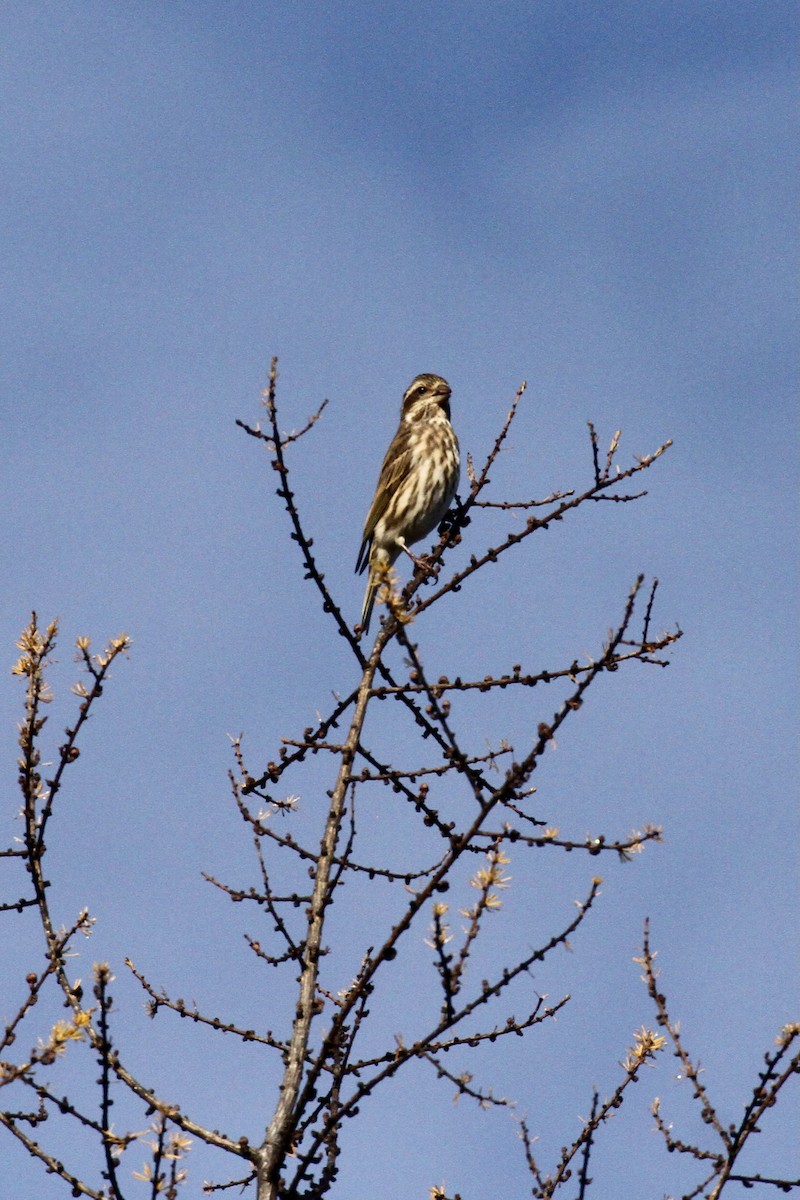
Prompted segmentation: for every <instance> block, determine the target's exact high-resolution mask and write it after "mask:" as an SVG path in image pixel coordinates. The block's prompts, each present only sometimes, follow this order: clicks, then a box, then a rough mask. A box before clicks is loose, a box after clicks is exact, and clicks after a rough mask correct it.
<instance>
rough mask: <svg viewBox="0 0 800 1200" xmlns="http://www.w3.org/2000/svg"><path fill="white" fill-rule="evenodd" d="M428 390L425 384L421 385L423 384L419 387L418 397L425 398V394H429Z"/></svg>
mask: <svg viewBox="0 0 800 1200" xmlns="http://www.w3.org/2000/svg"><path fill="white" fill-rule="evenodd" d="M427 390H428V389H427V388H426V387H425V384H424V383H421V384H420V385H419V387H418V388H417V395H418V396H424V395H425V393H426V392H427Z"/></svg>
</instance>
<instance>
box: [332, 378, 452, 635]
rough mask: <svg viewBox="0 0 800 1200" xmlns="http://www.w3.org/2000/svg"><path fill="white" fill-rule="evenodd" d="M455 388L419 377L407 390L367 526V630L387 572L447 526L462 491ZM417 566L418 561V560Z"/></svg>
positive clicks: (362, 560) (359, 564)
mask: <svg viewBox="0 0 800 1200" xmlns="http://www.w3.org/2000/svg"><path fill="white" fill-rule="evenodd" d="M450 395H451V392H450V385H449V384H448V383H447V382H446V380H444V379H442V377H441V376H440V375H429V374H424V375H417V376H416V378H415V379H413V380H412V381H411V383H410V384H409V385H408V387H407V388H406V391H405V394H404V396H403V403H402V407H401V409H400V424H399V426H398V429H397V433H396V434H395V435H394V437H393V438H392V441H391V443H390V445H389V449H388V450H387V451H386V457H385V458H384V460H383V465H382V467H381V470H380V474H379V476H378V484H377V487H376V488H375V496H374V498H373V501H372V504H371V506H370V510H369V512H368V513H367V519H366V521H365V522H364V535H363V541H362V543H361V550H360V551H359V554H358V559H357V561H356V574H357V575H360V574H361V573H362V571H364V570H365V569H366V567H367V565H369V575H368V578H367V590H366V593H365V595H364V605H363V608H362V610H361V631H362V633H363V634H366V633H368V632H369V623H370V618H371V616H372V608H373V605H374V604H375V596H376V593H377V591H378V587H379V586H380V583H381V581H382V576H383V574H384V573H385V570H386V568H387V567H390V566H391V565H392V563H394V561H395V559H396V558H397V557H398V555H399V554H400V553H401V551H406V553H408V554H409V555H410V557H411V558H412V559H413V558H414V555H413V554H411V551H410V550H409V549H408V547H409V546H410V545H413V544H414V542H418V541H419V540H420V539H421V538H424V537H426V536H427V535H428V534H429V533H430V532H431V530H432V529H435V528H436V526H437V525H438V524H439V523H440V522H441V520H442V518H443V517H444V515H445V513H446V512H447V510H448V508H449V507H450V505H451V503H452V500H453V497H454V496H455V493H456V488H457V487H458V480H459V474H460V469H461V460H460V457H459V450H458V438H457V437H456V435H455V432H454V431H453V426H452V425H451V424H450ZM414 561H415V562H416V559H414Z"/></svg>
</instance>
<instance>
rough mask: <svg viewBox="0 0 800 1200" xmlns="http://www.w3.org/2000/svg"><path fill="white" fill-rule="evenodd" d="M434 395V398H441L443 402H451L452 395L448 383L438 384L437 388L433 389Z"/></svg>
mask: <svg viewBox="0 0 800 1200" xmlns="http://www.w3.org/2000/svg"><path fill="white" fill-rule="evenodd" d="M433 394H434V396H441V398H442V400H443V401H444V400H449V399H450V396H451V395H452V393H451V391H450V388H449V387H448V386H447V384H446V383H437V385H436V387H435V388H434V389H433Z"/></svg>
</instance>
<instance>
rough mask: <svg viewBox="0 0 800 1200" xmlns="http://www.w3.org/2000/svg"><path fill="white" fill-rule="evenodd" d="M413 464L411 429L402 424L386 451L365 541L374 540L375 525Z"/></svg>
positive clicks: (367, 524)
mask: <svg viewBox="0 0 800 1200" xmlns="http://www.w3.org/2000/svg"><path fill="white" fill-rule="evenodd" d="M413 466H414V454H413V451H412V442H411V438H410V437H409V431H408V428H407V427H406V426H404V425H401V426H400V428H399V429H398V431H397V433H396V434H395V435H394V437H393V438H392V442H391V445H390V446H389V449H388V450H387V451H386V457H385V458H384V460H383V466H382V467H381V473H380V475H379V476H378V486H377V487H376V488H375V497H374V499H373V501H372V504H371V506H370V510H369V512H368V513H367V519H366V521H365V522H364V541H365V542H369V541H371V540H372V535H373V534H374V532H375V526H376V525H377V524H378V522H379V521H380V519H381V517H382V516H383V514H384V513H385V512H386V509H387V508H388V507H389V501H390V500H391V499H392V497H393V496H394V495H395V493H396V492H397V489H398V488H399V487H400V484H401V483H402V482H403V480H404V479H406V478H407V477H408V476H409V475H410V474H411V470H412V468H413Z"/></svg>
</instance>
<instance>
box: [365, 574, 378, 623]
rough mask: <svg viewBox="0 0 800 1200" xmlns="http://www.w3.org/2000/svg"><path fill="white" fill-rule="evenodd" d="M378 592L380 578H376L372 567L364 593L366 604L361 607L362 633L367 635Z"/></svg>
mask: <svg viewBox="0 0 800 1200" xmlns="http://www.w3.org/2000/svg"><path fill="white" fill-rule="evenodd" d="M377 594H378V580H377V579H376V578H375V573H374V571H373V570H372V568H371V567H370V572H369V578H368V579H367V590H366V592H365V593H364V604H363V606H362V609H361V633H362V635H363V636H365V637H366V635H367V634H368V633H369V623H370V621H371V620H372V610H373V608H374V607H375V597H376V595H377Z"/></svg>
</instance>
